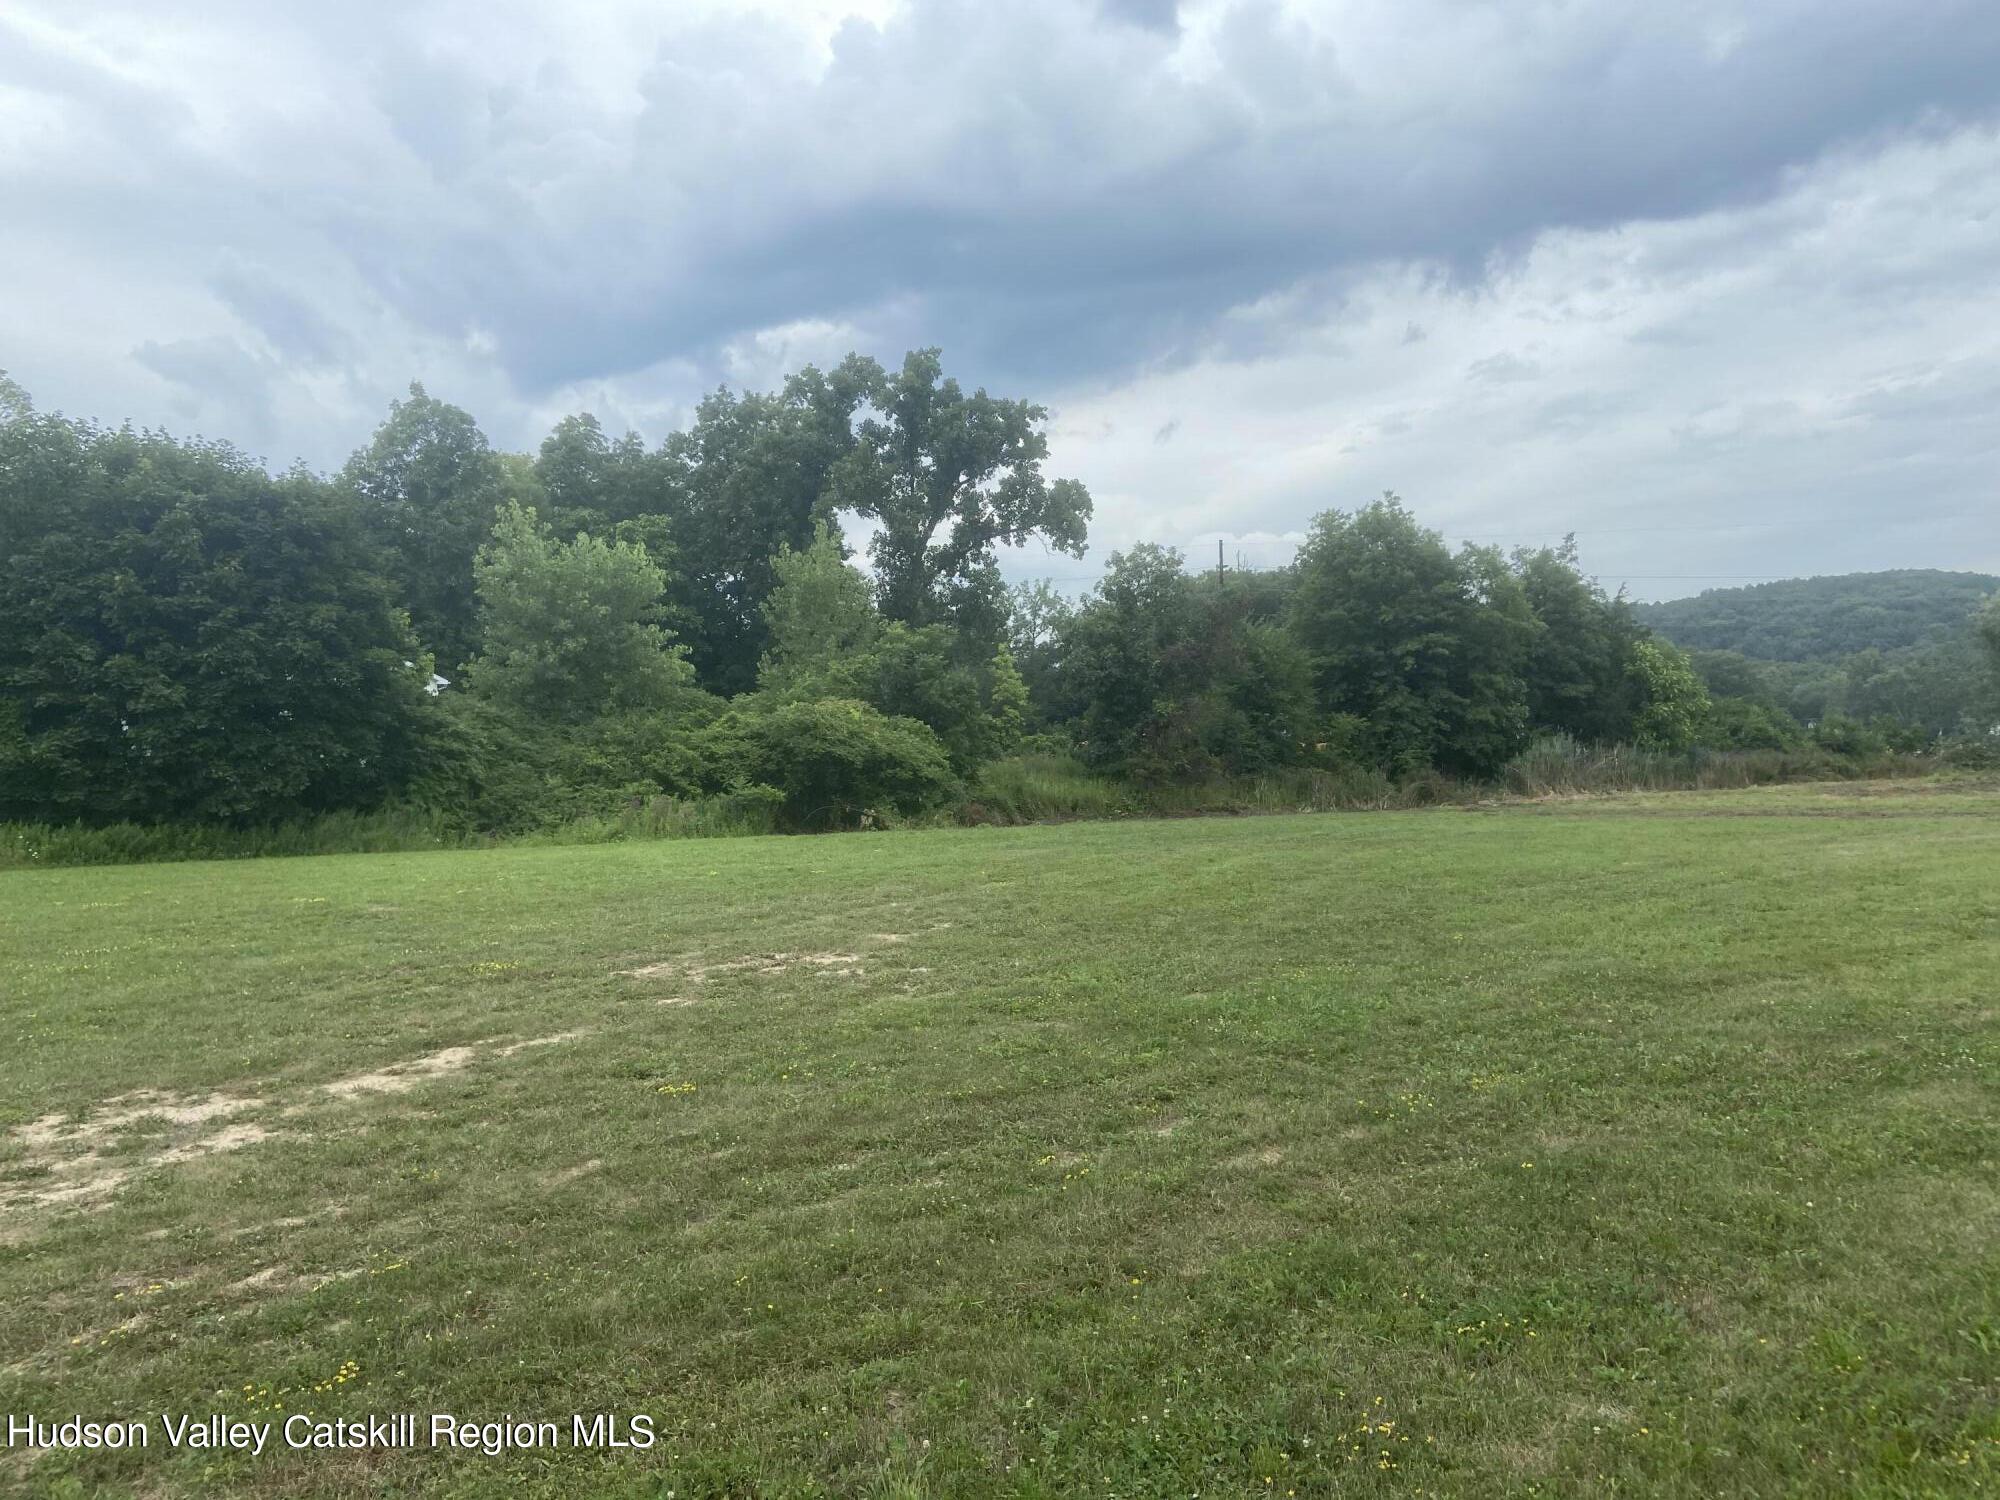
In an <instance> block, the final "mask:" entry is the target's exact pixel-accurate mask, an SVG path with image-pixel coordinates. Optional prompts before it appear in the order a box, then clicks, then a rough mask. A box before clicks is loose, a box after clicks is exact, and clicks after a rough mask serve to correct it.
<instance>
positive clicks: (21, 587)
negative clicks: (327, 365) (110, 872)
mask: <svg viewBox="0 0 2000 1500" xmlns="http://www.w3.org/2000/svg"><path fill="white" fill-rule="evenodd" d="M380 561H381V559H380V557H379V555H378V554H377V553H376V552H375V551H374V550H373V549H372V548H371V547H370V546H369V544H368V541H367V538H366V536H365V534H364V529H363V526H362V524H361V522H360V520H359V519H358V518H357V516H356V514H355V511H354V508H353V506H352V505H351V504H349V503H348V502H347V501H346V500H344V499H343V497H342V496H341V495H340V494H338V493H337V492H335V491H332V490H330V489H329V488H328V487H327V486H326V485H324V484H322V483H320V482H319V481H317V480H314V479H313V478H311V477H310V476H308V475H304V474H288V475H285V476H283V477H281V478H277V479H273V478H272V477H271V476H269V475H268V474H266V473H265V472H264V470H263V469H261V468H260V467H258V466H257V465H256V464H255V463H252V462H251V461H250V460H248V459H246V458H244V457H243V456H242V455H241V454H239V453H237V452H235V451H234V450H232V449H229V448H227V447H223V446H220V445H212V444H204V443H188V444H179V443H175V442H173V441H171V440H169V439H167V438H165V437H162V436H159V435H157V434H151V433H146V434H138V433H134V432H131V431H130V430H124V431H117V432H110V431H104V430H101V429H98V428H93V427H90V426H88V425H86V424H82V423H76V422H69V421H65V420H63V419H62V418H60V417H54V416H39V415H36V414H34V413H33V412H31V411H27V410H25V409H17V411H16V413H15V415H14V417H13V419H12V420H7V421H0V819H22V820H46V821H68V820H71V819H77V820H82V821H85V822H92V823H98V822H114V821H120V820H136V821H146V822H150V821H156V820H193V821H216V820H221V821H235V820H241V819H247V818H255V819H260V820H264V819H272V818H287V817H297V816H300V815H304V814H310V813H319V812H329V811H334V810H338V809H343V808H349V807H356V806H367V805H371V804H373V803H376V802H379V801H381V800H382V799H383V798H385V797H387V796H389V795H391V794H393V793H395V792H397V791H400V790H401V789H402V788H404V787H405V786H406V785H407V784H408V782H409V780H410V779H411V777H412V776H413V775H415V774H416V772H417V770H418V767H419V765H420V763H421V760H422V750H423V745H422V741H423V736H424V721H425V720H426V719H427V718H428V717H429V715H428V714H427V712H426V710H427V707H428V705H426V703H425V701H424V690H423V689H424V684H425V682H426V681H427V679H428V677H429V671H430V669H429V664H428V659H427V658H426V657H425V656H424V654H423V652H422V651H421V649H420V648H419V646H418V645H417V643H416V641H415V640H414V639H413V638H412V636H411V634H410V631H409V627H408V624H407V621H406V619H405V617H404V615H403V614H402V612H401V611H400V610H399V609H398V607H397V604H396V600H395V597H394V595H393V593H392V590H391V588H390V585H389V584H388V582H387V581H386V580H385V579H384V578H383V576H382V574H381V571H380V566H379V565H380Z"/></svg>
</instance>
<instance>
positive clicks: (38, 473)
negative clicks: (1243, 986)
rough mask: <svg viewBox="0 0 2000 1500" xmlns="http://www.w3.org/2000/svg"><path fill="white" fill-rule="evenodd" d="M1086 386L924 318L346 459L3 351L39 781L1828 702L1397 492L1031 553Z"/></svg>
mask: <svg viewBox="0 0 2000 1500" xmlns="http://www.w3.org/2000/svg"><path fill="white" fill-rule="evenodd" d="M1046 423H1047V413H1046V411H1045V410H1044V409H1043V408H1042V407H1040V406H1038V405H1036V404H1034V403H1032V402H1029V401H1025V400H1015V399H1003V398H997V397H993V396H990V395H988V394H987V393H986V392H985V391H983V390H977V391H973V392H970V393H968V392H966V391H965V390H963V389H962V388H961V386H960V385H959V384H958V382H957V381H955V380H954V379H952V378H950V377H949V376H947V375H946V374H945V372H944V369H943V366H942V363H941V360H940V356H939V354H938V351H936V350H922V351H918V352H915V353H912V354H910V355H909V356H908V357H907V358H906V359H905V360H904V361H903V363H902V365H901V366H900V367H899V368H896V369H894V370H891V369H886V368H884V367H883V366H882V365H880V364H878V363H877V362H876V361H874V360H872V359H868V358H864V357H861V356H849V357H848V358H847V359H845V360H843V361H842V362H841V363H840V364H839V365H838V366H837V367H835V368H834V369H832V370H830V371H825V372H822V371H820V370H818V369H814V368H807V369H805V370H802V371H800V372H799V373H797V374H796V375H793V376H791V377H790V378H788V379H787V380H786V381H785V382H784V383H783V385H782V387H781V388H780V389H778V390H776V391H773V392H768V393H735V392H731V391H728V390H718V391H717V392H715V393H714V394H712V395H710V396H709V397H707V398H706V399H705V400H704V401H702V402H701V404H700V405H699V407H698V409H697V411H696V413H695V416H694V420H693V422H692V423H691V424H690V425H689V426H688V427H687V429H686V430H684V431H680V432H676V433H674V434H672V435H670V436H669V437H668V438H667V439H666V440H665V441H664V442H662V443H661V444H659V445H658V446H651V447H649V446H648V445H647V444H645V443H644V442H643V441H642V440H641V439H639V438H638V437H637V436H635V435H632V434H626V435H624V436H623V437H619V438H615V439H614V438H613V437H611V436H610V435H609V434H607V433H606V432H605V431H604V430H603V428H602V427H601V425H600V424H599V423H598V422H597V421H596V420H595V419H594V418H592V417H590V416H576V417H570V418H567V419H565V420H563V421H562V422H560V423H558V424H557V426H556V427H555V430H554V431H553V432H551V433H550V434H549V436H548V437H547V438H546V439H545V440H544V441H543V442H542V443H541V445H540V447H539V449H538V451H536V452H535V453H533V454H514V453H504V452H497V451H495V450H494V449H493V448H492V447H491V446H490V444H489V443H488V442H487V440H486V438H485V436H484V435H483V434H482V433H481V432H480V430H479V427H478V425H477V423H476V422H475V421H474V420H473V418H472V417H471V416H470V415H468V414H467V413H466V412H464V411H461V410H459V409H458V408H456V407H454V406H451V405H450V404H448V403H446V402H443V401H440V400H438V399H436V398H434V397H432V396H431V395H429V394H428V393H427V392H425V391H424V390H423V388H422V387H421V386H412V387H411V389H410V392H409V395H408V397H407V398H406V399H403V400H399V401H397V402H395V403H394V404H393V405H392V407H391V409H390V411H389V413H388V416H387V418H386V420H385V421H384V422H383V423H382V425H381V426H380V428H379V429H378V430H377V431H376V433H375V434H374V436H373V438H372V440H371V441H370V442H369V443H368V444H367V445H366V446H365V447H363V448H362V449H361V450H359V451H358V452H356V453H355V454H354V455H353V456H352V457H351V458H350V459H349V461H348V462H347V463H346V464H345V465H344V466H343V467H342V468H341V469H340V470H339V471H338V472H337V473H335V474H330V475H327V474H317V473H313V472H310V471H308V470H306V469H304V468H302V467H295V468H293V469H292V470H290V471H288V472H285V473H283V474H276V475H274V474H271V473H270V472H268V471H267V470H266V469H265V468H264V466H263V465H261V464H259V463H257V462H254V461H252V460H251V459H249V458H247V457H246V456H245V455H243V454H242V453H241V452H239V451H238V450H236V449H234V448H232V447H230V446H229V445H227V444H224V443H216V442H208V441H203V440H199V439H197V440H192V441H184V440H176V439H174V438H172V437H169V436H168V435H166V434H164V433H158V432H149V431H135V430H133V429H132V428H130V427H129V426H127V427H121V428H116V429H113V428H106V427H102V426H99V425H96V424H93V423H90V422H87V421H79V420H75V419H71V418H68V417H65V416H63V415H60V414H53V413H46V412H42V411H40V410H38V409H37V408H36V407H35V406H34V404H33V402H32V401H31V400H30V399H29V398H28V396H27V395H26V393H25V392H23V391H22V390H21V389H20V388H19V387H18V386H16V385H14V384H12V383H11V382H7V381H5V380H4V377H0V820H7V821H18V822H37V823H83V824H90V825H101V824H107V823H116V822H135V823H158V822H177V821H178V822H188V823H231V824H239V825H241V824H253V823H262V822H271V821H275V820H281V819H292V818H300V817H311V816H314V815H317V814H323V813H329V812H337V811H343V810H354V809H366V808H374V807H381V806H385V805H405V804H407V805H413V806H421V807H426V808H430V809H434V810H439V811H442V812H444V813H446V814H448V815H449V816H450V817H452V818H453V819H455V820H457V821H458V822H460V823H462V824H463V825H464V826H466V827H472V828H480V829H491V830H508V829H519V828H526V827H534V826H537V825H541V824H547V823H551V822H557V821H561V820H563V819H567V818H572V817H577V816H580V815H584V814H587V813H589V812H591V811H593V810H597V809H601V808H603V807H605V806H606V805H608V804H610V803H613V802H616V801H619V800H623V799H635V798H645V797H653V796H660V795H669V796H674V797H685V798H712V799H726V800H728V801H730V802H732V803H733V804H735V805H740V806H741V807H743V808H746V809H751V810H759V811H761V812H762V813H764V814H767V815H768V816H769V817H771V818H772V819H775V820H776V821H778V822H780V823H782V824H784V825H789V826H797V827H835V826H851V825H853V824H855V823H857V822H861V821H865V820H866V819H868V818H869V817H871V816H879V815H885V814H892V813H894V814H910V813H915V812H920V811H922V810H924V809H926V808H929V807H934V806H937V805H939V804H941V803H943V802H945V801H947V800H948V799H950V798H952V797H953V796H955V795H960V794H962V792H963V790H964V789H965V788H967V787H969V786H973V785H975V784H976V783H977V782H978V780H979V778H980V776H981V775H982V773H983V772H984V770H985V769H986V768H988V767H990V766H992V764H993V763H994V762H996V761H998V760H1001V759H1004V758H1006V757H1010V756H1014V755H1017V754H1019V753H1020V752H1021V751H1022V750H1023V749H1024V748H1027V749H1033V750H1037V751H1041V752H1047V753H1060V754H1063V755H1067V756H1073V757H1075V758H1076V759H1077V760H1078V761H1080V762H1081V763H1082V764H1084V765H1086V766H1088V767H1089V768H1090V769H1091V770H1093V771H1095V772H1098V773H1101V774H1103V775H1104V776H1107V777H1115V778H1122V779H1124V780H1126V781H1129V782H1133V783H1153V784H1157V783H1172V782H1186V781H1195V780H1199V779H1202V778H1212V777H1230V776H1245V775H1253V774H1258V773H1262V772H1267V771H1272V770H1277V769H1283V768H1295V767H1309V766H1324V767H1357V766H1358V767H1368V768H1372V769H1374V770H1375V771H1378V772H1380V773H1383V774H1386V775H1388V776H1392V777H1396V778H1408V777H1413V776H1419V775H1425V774H1431V773H1437V772H1441V773H1444V774H1447V775H1452V776H1459V777H1465V778H1473V779H1477V778H1484V777H1491V776H1493V775H1495V774H1496V773H1497V772H1498V771H1499V770H1500V769H1501V768H1502V767H1503V766H1505V765H1506V764H1507V762H1508V761H1509V760H1510V758H1512V757H1514V756H1515V755H1517V754H1519V753H1520V751H1521V750H1522V749H1523V747H1524V746H1525V745H1527V743H1528V742H1529V740H1530V739H1531V738H1532V737H1533V736H1535V735H1538V734H1551V733H1554V734H1563V735H1567V736H1571V737H1573V738H1574V739H1575V740H1577V741H1580V742H1585V743H1592V744H1611V743H1632V744H1640V745H1647V746H1653V747H1656V748H1659V749H1661V750H1664V751H1673V752H1681V751H1688V750H1690V749H1692V748H1695V747H1699V746H1702V745H1711V746H1716V747H1721V748H1754V747H1759V746H1769V747H1775V748H1782V747H1785V746H1789V745H1795V744H1797V743H1799V742H1800V741H1801V740H1802V739H1803V738H1804V737H1806V736H1807V735H1808V734H1809V733H1811V732H1812V731H1809V730H1808V728H1807V727H1806V726H1805V725H1803V724H1801V723H1800V722H1799V721H1798V720H1797V719H1796V718H1794V717H1793V716H1791V715H1789V714H1787V713H1785V712H1784V711H1783V709H1782V708H1781V707H1779V706H1777V705H1775V704H1774V703H1772V702H1770V701H1769V698H1768V695H1758V694H1754V693H1744V694H1730V693H1726V692H1724V693H1716V692H1713V691H1711V689H1710V687H1709V686H1708V685H1707V684H1705V683H1704V680H1703V677H1702V676H1701V674H1700V673H1698V672H1697V671H1696V669H1695V665H1694V663H1693V662H1692V661H1691V659H1690V658H1689V656H1688V655H1687V654H1685V653H1684V652H1682V651H1681V650H1679V649H1678V648H1676V647H1674V646H1673V645H1671V644H1669V643H1667V642H1666V641H1664V640H1663V639H1661V638H1659V637H1657V636H1655V635H1654V634H1653V633H1652V632H1651V631H1649V630H1648V629H1647V628H1646V626H1645V625H1644V624H1642V623H1641V622H1640V621H1639V620H1638V618H1637V616H1636V615H1635V613H1634V611H1633V609H1632V607H1631V606H1630V605H1629V604H1628V603H1627V602H1626V601H1625V600H1623V599H1622V598H1620V597H1617V596H1613V595H1609V594H1607V593H1606V592H1605V591H1604V590H1603V589H1602V588H1601V587H1600V586H1598V584H1597V583H1596V582H1595V581H1594V580H1592V579H1590V578H1588V577H1587V576H1586V575H1585V574H1584V573H1583V572H1582V570H1581V568H1580V566H1579V563H1578V558H1577V555H1576V552H1575V548H1574V547H1573V546H1572V545H1565V546H1563V547H1560V548H1543V549H1538V550H1528V549H1518V550H1515V551H1513V552H1512V553H1506V554H1503V553H1502V552H1500V551H1498V550H1496V549H1492V548H1483V547H1474V546H1465V547H1461V548H1459V549H1458V550H1456V551H1454V550H1452V549H1451V548H1449V547H1448V546H1447V545H1446V544H1445V542H1444V541H1443V539H1442V538H1441V537H1440V536H1438V535H1437V534H1436V533H1435V532H1433V531H1430V530H1428V529H1426V528H1425V527H1423V526H1422V525H1421V524H1420V523H1419V522H1418V521H1417V519H1416V518H1415V517H1414V516H1413V515H1412V514H1411V513H1410V512H1409V511H1408V510H1407V509H1406V508H1405V507H1404V506H1403V504H1402V503H1401V502H1400V501H1398V500H1397V499H1396V498H1395V497H1394V496H1385V497H1384V498H1383V499H1381V500H1379V501H1376V502H1375V503H1373V504H1370V505H1366V506H1363V507H1360V508H1358V509H1355V510H1351V511H1342V510H1330V511H1328V512H1326V513H1324V514H1322V515H1320V516H1319V517H1317V518H1316V519H1315V520H1314V522H1313V524H1312V527H1311V531H1310V534H1309V536H1308V539H1307V541H1306V543H1305V545H1304V546H1303V547H1302V548H1301V549H1300V552H1299V555H1298V557H1297V559H1296V560H1295V562H1294V563H1293V564H1292V565H1290V566H1289V567H1287V568H1284V569H1281V570H1278V571H1275V572H1271V573H1258V574H1244V573H1237V574H1235V575H1233V576H1227V575H1225V576H1210V575H1207V574H1203V573H1191V572H1190V571H1189V570H1188V569H1187V568H1186V567H1185V566H1184V565H1183V561H1182V559H1181V557H1180V556H1179V555H1178V554H1177V553H1175V552H1173V551H1171V550H1169V549H1165V548H1161V547H1157V546H1153V545H1150V544H1142V545H1139V546H1135V547H1132V548H1129V549H1127V550H1125V551H1122V552H1118V553H1114V554H1112V555H1111V557H1110V558H1109V560H1108V566H1107V569H1106V571H1105V574H1104V577H1103V579H1102V581H1101V582H1100V583H1099V584H1098V586H1097V587H1096V588H1095V589H1093V590H1092V591H1091V592H1090V593H1089V594H1087V595H1086V596H1084V597H1083V598H1081V599H1076V600H1072V599H1069V598H1066V597H1064V596H1062V595H1060V594H1058V593H1056V592H1054V591H1053V590H1051V589H1050V588H1048V587H1047V586H1046V585H1039V586H1027V587H1017V588H1014V589H1011V590H1010V589H1009V588H1008V587H1007V586H1006V585H1005V583H1004V581H1003V579H1002V577H1001V573H1000V570H999V566H998V562H997V555H996V549H997V548H998V547H1000V546H1002V545H1017V544H1020V543H1023V542H1027V541H1029V540H1031V539H1032V540H1039V541H1041V542H1042V543H1044V544H1045V545H1047V546H1048V547H1051V548H1053V549H1055V550H1057V551H1060V552H1064V553H1068V554H1071V555H1075V556H1081V555H1082V554H1083V551H1084V547H1085V542H1086V537H1087V529H1088V525H1089V521H1090V516H1091V500H1090V496H1089V494H1088V492H1087V491H1086V490H1085V488H1084V487H1083V486H1082V485H1081V484H1078V483H1077V482H1075V481H1073V480H1068V479H1060V478H1051V477H1049V476H1047V475H1046V474H1045V473H1044V466H1045V463H1046V460H1047V457H1048V441H1047V436H1046ZM843 517H849V518H856V517H858V518H860V519H861V521H862V522H863V523H865V524H866V526H867V527H868V528H869V531H870V540H869V542H868V546H867V554H866V555H867V562H868V564H869V568H868V570H867V571H865V572H864V571H863V570H862V569H861V568H860V567H858V566H857V565H856V561H855V557H854V554H853V552H852V550H851V549H850V547H849V545H848V542H847V540H846V538H845V537H844V535H843V532H842V518H843ZM1995 622H2000V616H1991V617H1990V621H1989V623H1990V625H1991V629H1992V633H1993V635H1994V637H1995V639H1996V641H2000V623H1995ZM1994 650H1995V651H1996V652H2000V644H1996V646H1995V647H1994ZM1711 680H1713V679H1711Z"/></svg>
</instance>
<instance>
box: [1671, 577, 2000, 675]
mask: <svg viewBox="0 0 2000 1500" xmlns="http://www.w3.org/2000/svg"><path fill="white" fill-rule="evenodd" d="M1996 591H2000V578H1996V577H1994V576H1993V575H1991V574H1988V573H1947V572H1943V571H1941V570H1940V569H1937V568H1900V569H1896V570H1893V571H1890V572H1885V573H1843V574H1840V575H1838V576H1836V577H1830V578H1787V579H1784V580H1783V581H1781V582H1778V583H1759V584H1753V585H1752V586H1750V587H1748V588H1736V589H1710V590H1708V591H1707V592H1706V593H1703V594H1697V595H1696V596H1695V597H1694V598H1692V599H1671V600H1668V601H1667V602H1665V603H1663V604H1641V605H1639V606H1637V613H1638V616H1639V618H1640V619H1641V620H1642V621H1644V622H1645V623H1646V624H1648V625H1650V626H1651V627H1652V628H1653V629H1654V630H1657V631H1658V632H1659V633H1660V634H1661V635H1663V636H1665V637H1666V638H1667V639H1668V640H1670V641H1672V642H1674V643H1675V644H1676V645H1678V646H1682V647H1686V648H1688V649H1690V650H1698V651H1737V652H1741V653H1742V654H1743V655H1744V656H1749V657H1754V658H1757V659H1758V660H1761V661H1793V662H1808V661H1823V662H1831V661H1838V660H1841V659H1842V658H1844V657H1847V656H1851V655H1853V654H1854V653H1855V652H1858V651H1866V650H1869V649H1871V648H1872V649H1874V650H1877V651H1901V650H1905V649H1907V648H1910V647H1913V646H1923V645H1927V644H1931V643H1934V642H1938V641H1941V640H1943V639H1945V638H1947V637H1949V636H1952V635H1955V634H1957V633H1959V632H1961V631H1962V630H1963V629H1964V628H1965V624H1966V617H1967V616H1968V615H1969V614H1970V613H1971V612H1972V611H1973V610H1975V609H1977V608H1978V607H1979V605H1980V603H1981V601H1982V600H1984V599H1985V598H1986V597H1987V596H1988V595H1990V594H1992V593H1994V592H1996Z"/></svg>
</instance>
